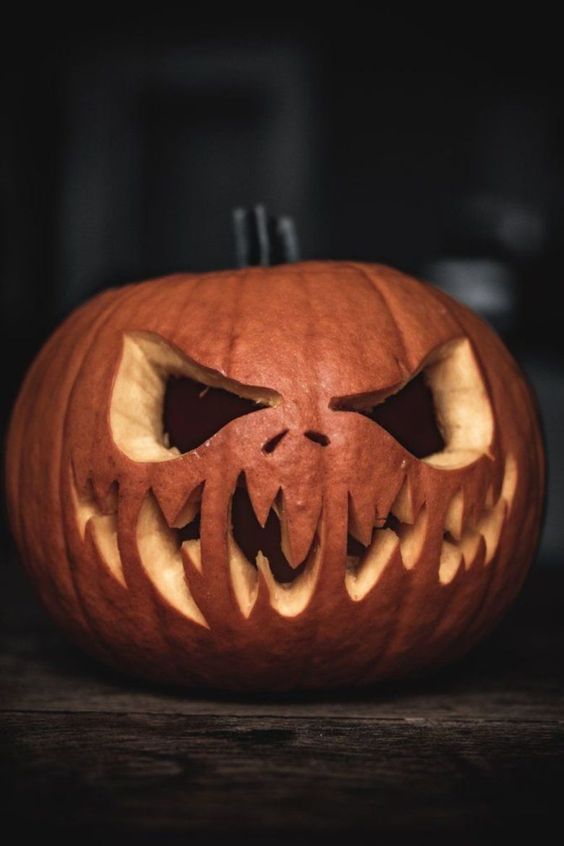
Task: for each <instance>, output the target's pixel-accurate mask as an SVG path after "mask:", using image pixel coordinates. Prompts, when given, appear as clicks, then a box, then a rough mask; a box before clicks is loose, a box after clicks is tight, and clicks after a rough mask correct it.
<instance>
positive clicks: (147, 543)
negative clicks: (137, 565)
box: [137, 494, 207, 627]
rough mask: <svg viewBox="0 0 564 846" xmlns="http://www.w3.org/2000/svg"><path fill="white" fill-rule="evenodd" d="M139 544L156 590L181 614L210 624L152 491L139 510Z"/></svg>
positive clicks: (144, 563) (203, 623) (200, 622)
mask: <svg viewBox="0 0 564 846" xmlns="http://www.w3.org/2000/svg"><path fill="white" fill-rule="evenodd" d="M137 546H138V549H139V556H140V559H141V564H142V566H143V569H144V571H145V573H146V574H147V576H148V577H149V579H150V580H151V582H152V584H153V587H154V588H155V589H156V591H157V593H159V594H160V595H161V596H162V597H163V598H164V599H165V600H166V602H167V603H168V604H169V605H172V606H173V608H175V609H176V610H177V611H179V613H180V614H183V615H184V616H185V617H188V618H190V619H191V620H193V621H194V622H196V623H199V624H200V625H202V626H206V627H207V623H206V620H205V618H204V616H203V614H202V612H201V611H200V609H199V608H198V606H197V605H196V602H195V600H194V598H193V596H192V594H191V592H190V587H189V584H188V581H187V579H186V570H185V567H184V557H183V552H182V550H181V549H179V548H178V545H177V542H176V535H175V533H174V532H172V531H170V529H168V528H167V526H166V524H165V520H164V515H163V512H162V511H161V509H160V507H159V505H158V504H157V502H156V500H155V498H154V497H153V496H152V495H151V494H148V495H147V496H146V497H145V499H144V500H143V504H142V506H141V509H140V511H139V518H138V521H137Z"/></svg>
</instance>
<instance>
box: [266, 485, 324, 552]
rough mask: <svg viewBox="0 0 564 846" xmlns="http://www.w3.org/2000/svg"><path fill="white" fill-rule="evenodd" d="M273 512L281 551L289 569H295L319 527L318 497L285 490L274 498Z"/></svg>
mask: <svg viewBox="0 0 564 846" xmlns="http://www.w3.org/2000/svg"><path fill="white" fill-rule="evenodd" d="M274 508H275V511H276V513H277V515H278V518H279V520H280V535H281V541H282V551H283V553H284V555H285V556H286V560H287V561H288V563H289V564H290V566H291V567H298V566H299V565H300V564H301V563H302V561H304V559H305V558H306V556H307V554H308V552H309V550H310V548H311V544H312V542H313V538H314V535H315V531H316V529H317V526H318V524H319V517H320V513H321V496H320V494H317V495H312V494H311V493H310V494H309V495H307V494H306V492H305V491H303V494H302V493H300V492H298V491H295V490H288V489H286V490H285V491H284V492H283V494H282V495H281V496H279V497H277V499H276V502H275V505H274Z"/></svg>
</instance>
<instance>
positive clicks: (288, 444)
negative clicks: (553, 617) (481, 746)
mask: <svg viewBox="0 0 564 846" xmlns="http://www.w3.org/2000/svg"><path fill="white" fill-rule="evenodd" d="M140 337H145V338H148V339H150V341H151V343H153V342H154V343H157V344H160V343H162V344H165V345H167V346H168V347H169V348H170V349H172V350H174V351H175V355H176V354H178V356H179V361H180V360H181V359H182V357H185V358H186V359H187V360H188V359H189V360H190V361H192V362H195V363H196V366H198V367H201V368H204V369H207V371H209V372H210V373H212V374H215V375H214V376H213V378H214V379H216V380H221V379H225V380H228V381H229V384H232V383H238V384H240V385H242V386H256V387H257V389H258V388H260V389H265V391H266V392H267V393H266V395H265V396H266V397H267V407H265V408H264V409H262V410H260V411H257V412H253V413H252V414H249V415H246V416H243V417H238V418H237V419H235V420H233V421H232V422H230V423H229V424H228V425H227V426H225V427H224V428H223V429H221V430H220V431H218V432H217V434H216V435H214V436H213V437H212V438H211V439H210V440H208V441H206V442H205V443H204V444H202V446H201V447H198V448H197V449H195V450H192V451H191V452H188V453H186V454H184V455H175V454H173V453H171V454H170V455H167V454H166V453H167V450H166V449H165V448H164V447H163V450H162V451H161V452H156V453H155V456H153V457H151V458H150V459H148V460H141V459H140V458H139V454H138V453H134V452H132V453H131V455H130V454H128V448H127V439H125V440H120V438H119V437H117V436H116V426H119V425H121V424H120V423H119V420H120V419H121V418H116V417H115V415H112V398H113V396H114V390H115V386H116V380H118V378H120V376H119V374H120V366H121V363H122V361H123V357H124V355H126V354H127V350H126V342H127V339H131V343H135V338H140ZM461 339H462V340H464V339H467V340H468V343H469V345H470V346H469V349H470V350H471V355H472V356H473V359H475V362H476V364H477V367H478V370H479V374H480V376H479V378H480V380H481V381H482V383H483V386H484V390H485V392H486V393H487V403H488V407H489V408H490V409H491V414H492V418H493V428H492V435H491V443H490V444H489V445H488V446H487V448H484V451H483V454H480V455H479V456H477V457H476V458H475V459H472V460H469V463H467V464H465V465H464V466H445V467H439V466H434V465H433V463H432V462H431V461H428V460H426V459H423V460H420V459H416V458H414V457H413V456H411V455H410V454H409V453H408V452H407V451H406V450H405V449H403V448H402V447H401V446H400V445H399V444H398V443H397V441H395V440H394V438H393V437H392V436H391V435H390V434H389V433H388V432H386V431H384V430H383V429H381V428H379V427H378V426H377V425H376V424H375V423H373V422H372V421H370V420H368V419H366V418H365V417H363V416H362V415H361V414H357V413H351V412H350V411H345V410H339V408H338V407H334V404H333V405H332V401H334V400H335V398H338V397H346V396H356V395H364V394H366V393H371V392H378V391H387V390H389V389H390V388H391V387H392V386H398V385H401V384H403V383H405V382H406V381H407V380H408V379H409V378H411V377H412V376H413V375H414V374H415V373H416V372H417V371H418V369H419V368H420V367H421V366H423V365H424V363H425V362H426V361H427V360H428V359H429V356H430V355H431V354H434V351H437V350H439V351H440V350H444V349H447V348H448V345H449V344H452V343H453V342H455V341H456V342H459V341H461ZM445 345H446V346H445ZM148 348H150V344H149V347H148ZM147 366H152V365H151V363H150V361H149V364H148V365H147ZM155 366H157V365H155ZM179 366H180V365H179ZM207 371H206V372H207ZM202 372H204V371H202ZM155 378H156V377H155ZM210 378H211V377H210ZM126 387H127V385H126ZM157 388H158V386H157ZM141 390H143V387H141ZM155 390H156V388H155ZM275 396H276V397H280V398H281V401H280V402H278V401H276V402H274V401H273V402H272V403H271V404H268V397H275ZM152 401H153V400H151V402H152ZM138 405H139V403H138ZM123 408H124V411H123V414H122V417H123V416H126V415H127V413H128V411H127V403H125V405H124V406H123ZM131 413H132V414H136V413H138V409H137V411H136V409H135V408H132V410H131ZM116 420H118V423H116ZM457 425H458V424H457ZM282 431H285V432H286V434H285V435H284V437H283V438H282V439H281V440H280V441H279V442H278V443H277V444H276V449H275V450H273V451H271V452H268V451H265V450H264V449H263V446H264V445H265V444H267V443H269V442H270V441H271V440H272V439H273V438H276V436H277V435H278V434H279V433H280V432H282ZM306 433H319V434H320V436H321V437H322V438H325V439H326V442H325V441H323V442H321V441H319V440H318V441H316V440H315V439H312V438H310V437H306V436H304V435H305V434H306ZM118 444H119V445H118ZM165 446H166V444H165ZM132 455H135V456H136V457H135V458H133V457H131V456H132ZM161 459H162V460H161ZM237 484H244V485H245V486H246V489H247V491H248V494H249V497H250V500H251V503H252V506H253V508H254V511H255V513H256V515H257V519H258V520H259V522H260V523H264V521H265V520H266V518H267V516H268V513H269V511H270V508H271V507H274V508H276V509H277V510H278V511H280V512H281V514H282V519H281V523H282V525H283V529H284V544H285V550H286V553H287V554H286V557H287V559H288V561H289V563H290V565H291V566H294V567H295V566H297V565H298V564H300V562H301V561H303V560H304V558H306V557H307V556H308V554H309V556H310V557H308V558H307V562H308V563H307V566H306V567H305V570H304V573H303V574H302V575H300V576H299V577H298V578H297V579H296V580H295V581H293V582H292V583H291V584H290V585H289V586H288V585H286V586H284V585H282V584H279V583H278V582H277V581H276V579H274V578H273V576H272V574H271V573H270V569H269V567H268V563H267V562H266V561H265V559H264V557H262V558H261V557H260V555H259V556H257V561H256V562H247V561H246V560H245V559H244V556H243V558H241V555H242V553H241V552H240V550H239V549H238V548H237V546H236V544H234V541H233V538H232V536H231V533H230V530H229V520H230V509H231V497H232V495H233V491H234V490H235V487H236V485H237ZM543 489H544V459H543V449H542V442H541V437H540V432H539V426H538V421H537V415H536V410H535V405H534V401H533V398H532V396H531V393H530V389H529V388H528V386H527V384H526V382H525V380H524V379H523V377H522V375H521V374H520V371H519V370H518V368H517V366H516V364H515V363H514V361H513V359H512V358H511V356H510V355H509V353H508V352H507V350H506V349H505V347H504V346H503V344H502V342H501V341H500V340H499V338H497V336H496V335H495V334H494V333H493V331H492V330H491V329H490V328H489V327H488V326H487V325H486V324H485V323H483V322H482V321H481V320H480V319H479V318H477V317H476V316H475V315H473V314H472V313H471V312H469V311H468V309H466V308H465V307H463V306H462V305H460V304H458V303H456V302H455V301H453V300H452V299H451V298H449V297H448V296H446V295H445V294H443V293H441V292H439V291H437V290H435V289H433V288H431V287H430V286H428V285H425V284H423V283H421V282H418V281H416V280H414V279H411V278H410V277H407V276H405V275H403V274H401V273H399V272H398V271H394V270H391V269H389V268H385V267H381V266H375V265H360V264H345V263H338V262H308V263H303V264H296V265H285V266H279V267H275V268H268V269H267V268H253V269H249V270H243V271H229V272H222V273H211V274H204V275H199V276H197V275H182V274H178V275H175V276H170V277H164V278H161V279H157V280H151V281H149V282H144V283H141V284H138V285H130V286H127V287H125V288H122V289H119V290H112V291H108V292H105V293H104V294H102V295H99V296H98V297H96V298H94V299H93V300H92V301H90V302H89V303H87V304H85V305H84V306H82V307H81V308H80V309H78V310H77V311H76V312H74V313H73V314H72V315H71V316H70V317H69V318H68V319H67V320H66V321H65V322H64V323H63V324H62V326H61V327H60V328H59V329H58V330H57V332H56V333H55V334H54V335H53V337H52V338H51V339H50V340H49V341H48V342H47V344H46V345H45V347H44V349H43V350H42V351H41V352H40V354H39V356H38V357H37V359H36V361H35V363H34V364H33V366H32V368H31V369H30V371H29V373H28V375H27V377H26V379H25V382H24V384H23V386H22V389H21V392H20V395H19V398H18V400H17V403H16V406H15V409H14V413H13V418H12V422H11V427H10V432H9V437H8V442H7V490H8V503H9V512H10V518H11V523H12V527H13V532H14V536H15V538H16V542H17V544H18V547H19V549H20V552H21V555H22V558H23V560H24V563H25V565H26V568H27V570H28V572H29V574H30V576H31V578H32V581H33V582H34V584H35V585H36V587H37V589H38V591H39V594H40V596H41V599H42V600H43V602H44V603H45V605H46V607H47V608H48V610H49V611H50V613H51V614H52V616H53V617H54V618H55V620H56V621H57V622H58V623H59V625H61V626H62V627H63V628H64V629H65V630H66V631H67V632H68V633H69V634H70V635H71V637H73V638H74V639H75V640H76V641H77V642H78V643H79V644H80V645H81V646H82V647H83V648H85V649H87V650H88V651H89V652H91V653H93V654H95V655H96V656H98V657H99V658H100V659H102V660H103V661H106V662H107V663H110V664H112V665H114V666H117V667H121V668H123V669H125V670H126V671H128V672H130V673H133V674H137V675H140V676H145V677H149V678H153V679H160V680H166V681H173V682H178V683H181V684H184V685H189V686H200V685H205V686H211V687H215V688H230V689H242V690H243V689H245V690H282V689H291V688H318V687H326V688H329V687H336V686H340V685H356V684H368V683H372V682H375V681H378V680H381V679H384V678H391V677H400V676H404V675H406V674H411V673H418V672H421V671H422V670H424V669H426V668H428V667H432V666H435V665H437V664H441V663H444V662H446V661H450V660H453V659H454V658H456V657H457V656H458V655H460V654H462V653H464V652H466V651H467V650H468V649H469V648H470V647H472V646H473V645H474V644H475V643H476V642H477V641H478V640H479V639H480V638H481V637H483V636H484V634H486V633H487V632H488V631H489V630H490V628H491V627H492V626H493V625H494V624H495V622H496V621H497V620H498V619H499V618H500V616H501V615H502V614H503V613H504V611H505V610H506V608H507V607H508V605H509V604H510V603H511V601H512V600H513V598H514V597H515V595H516V594H517V592H518V590H519V589H520V587H521V584H522V582H523V580H524V577H525V574H526V571H527V568H528V565H529V562H530V560H531V557H532V555H533V553H534V550H535V547H536V543H537V538H538V532H539V524H540V515H541V508H542V493H543ZM200 497H201V501H200ZM198 508H199V509H200V511H201V537H200V543H199V544H198V543H194V542H193V541H188V542H185V544H184V545H183V546H182V547H176V546H174V543H175V541H174V538H175V535H174V532H175V528H174V527H175V526H178V525H182V520H183V519H185V518H186V519H187V516H188V515H190V514H192V513H193V512H194V510H195V509H196V510H197V509H198ZM390 512H392V513H393V514H394V515H396V517H397V516H398V514H399V516H400V517H402V518H403V519H402V520H401V521H400V524H401V528H400V529H399V530H398V531H399V532H400V536H399V537H398V535H397V534H394V532H393V531H392V530H389V529H383V530H382V531H381V532H380V533H378V532H374V537H375V540H377V544H376V546H375V547H374V549H373V550H372V554H371V555H367V556H366V560H365V562H364V565H362V564H361V565H359V569H358V571H356V570H355V569H354V567H352V569H351V562H350V560H349V569H348V570H347V551H346V543H347V534H348V533H349V532H351V531H352V534H353V535H354V536H355V537H357V538H358V540H359V541H360V542H362V543H363V544H364V545H365V546H366V545H367V544H368V542H369V541H370V538H371V536H372V533H373V527H374V526H375V525H379V524H378V521H381V520H383V519H384V518H385V515H388V514H389V513H390ZM390 531H391V534H390ZM457 534H458V535H459V537H458V538H457V537H456V535H457ZM461 550H462V552H461ZM463 556H465V557H463Z"/></svg>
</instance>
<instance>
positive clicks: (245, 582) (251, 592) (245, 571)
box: [228, 533, 264, 618]
mask: <svg viewBox="0 0 564 846" xmlns="http://www.w3.org/2000/svg"><path fill="white" fill-rule="evenodd" d="M228 552H229V570H230V574H231V583H232V585H233V591H234V593H235V597H236V599H237V602H238V604H239V608H240V609H241V613H242V614H243V616H244V617H245V618H248V617H250V615H251V612H252V610H253V607H254V604H255V602H256V599H257V596H258V577H257V575H258V574H257V570H256V568H255V567H254V566H253V565H252V564H251V563H249V561H247V559H246V557H245V555H244V554H243V553H242V552H241V550H240V549H239V547H238V545H237V543H236V542H235V540H234V539H233V537H232V536H231V533H230V534H229V536H228ZM258 555H262V553H260V552H259V553H258ZM263 557H264V556H263ZM257 558H258V556H257ZM257 566H258V562H257Z"/></svg>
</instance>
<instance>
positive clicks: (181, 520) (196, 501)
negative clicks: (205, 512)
mask: <svg viewBox="0 0 564 846" xmlns="http://www.w3.org/2000/svg"><path fill="white" fill-rule="evenodd" d="M204 485H205V482H202V483H201V484H200V485H198V486H197V487H195V488H194V490H193V491H192V492H191V493H190V495H189V497H188V499H187V500H186V502H185V503H184V505H183V506H182V508H181V509H180V511H179V512H178V514H177V515H176V517H175V518H174V520H173V521H172V523H171V524H170V525H171V528H174V529H181V528H182V527H183V526H187V525H188V523H191V522H192V520H193V519H194V517H195V516H196V514H198V513H199V512H200V510H201V507H202V496H203V493H204Z"/></svg>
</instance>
